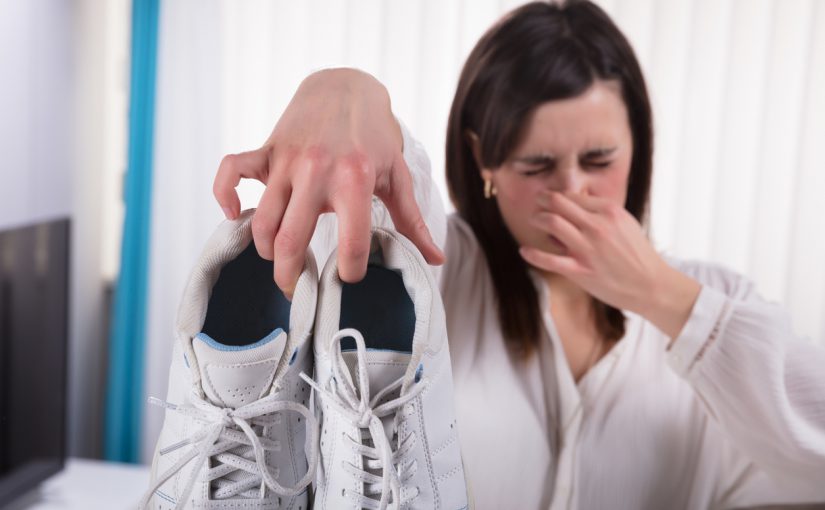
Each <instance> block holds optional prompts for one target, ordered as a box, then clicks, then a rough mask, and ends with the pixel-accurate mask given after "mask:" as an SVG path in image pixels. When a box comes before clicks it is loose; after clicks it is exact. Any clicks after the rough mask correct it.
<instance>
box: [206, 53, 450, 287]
mask: <svg viewBox="0 0 825 510" xmlns="http://www.w3.org/2000/svg"><path fill="white" fill-rule="evenodd" d="M402 151H403V138H402V135H401V128H400V126H399V125H398V122H397V121H396V119H395V117H394V116H393V114H392V109H391V106H390V98H389V94H388V93H387V90H386V88H385V87H384V86H383V85H382V84H381V83H380V82H379V81H378V80H376V79H375V78H374V77H372V76H371V75H369V74H367V73H364V72H361V71H358V70H355V69H329V70H324V71H319V72H317V73H314V74H312V75H310V76H308V77H307V78H306V79H304V81H303V82H302V83H301V85H300V86H299V87H298V90H297V92H296V93H295V96H294V97H293V98H292V100H291V101H290V103H289V105H288V106H287V108H286V111H285V112H284V114H283V116H281V118H280V120H279V121H278V123H277V124H276V125H275V129H274V130H273V131H272V134H271V135H270V136H269V138H268V139H267V141H266V142H265V143H264V145H263V146H262V147H261V148H259V149H256V150H253V151H249V152H244V153H241V154H231V155H228V156H226V157H224V159H223V161H222V162H221V164H220V167H219V168H218V173H217V175H216V176H215V182H214V187H213V190H214V194H215V198H216V199H217V201H218V203H219V204H220V205H221V208H222V209H223V211H224V214H225V215H226V216H227V217H228V218H236V217H237V216H238V215H239V214H240V201H239V199H238V194H237V192H236V191H235V187H236V186H237V185H238V184H239V183H240V180H241V179H242V178H248V179H257V180H259V181H261V182H262V183H264V184H265V185H266V189H265V190H264V193H263V196H262V197H261V200H260V203H259V204H258V209H257V211H256V212H255V216H254V217H253V219H252V233H253V238H254V241H255V246H256V248H257V250H258V253H259V254H260V255H261V257H263V258H265V259H268V260H274V261H275V262H276V263H275V275H274V278H275V282H276V284H277V285H278V286H279V287H280V288H281V289H282V290H283V291H284V292H285V293H286V294H287V295H288V296H290V297H291V296H292V293H293V291H294V287H295V284H296V282H297V280H298V276H299V275H300V273H301V271H302V268H303V264H304V258H305V255H306V251H307V247H308V246H309V242H310V239H311V238H312V235H313V233H314V231H315V225H316V223H317V220H318V216H319V215H320V214H322V213H325V212H331V211H334V212H335V213H336V214H337V216H338V225H339V227H338V272H339V275H340V277H341V279H342V280H344V281H346V282H356V281H358V280H360V279H361V278H363V276H364V274H365V272H366V267H367V258H368V256H369V249H370V227H371V210H372V196H373V195H376V196H377V197H379V198H380V199H381V200H382V201H383V202H384V204H385V205H386V207H387V210H388V211H389V213H390V216H391V217H392V220H393V223H394V224H395V227H396V229H397V230H398V231H399V232H400V233H402V234H404V235H405V236H407V237H408V238H409V239H410V240H411V241H412V242H413V243H414V244H415V245H416V246H417V247H418V249H419V250H421V253H422V254H423V255H424V258H425V259H426V260H427V262H429V263H431V264H440V263H442V262H443V260H444V255H443V253H442V252H441V250H439V248H438V247H437V246H436V244H435V243H434V242H433V240H432V237H431V236H430V233H429V230H428V228H427V226H426V224H425V223H424V219H423V218H422V216H421V212H420V210H419V208H418V205H417V204H416V202H415V198H414V195H413V186H412V178H411V176H410V172H409V169H408V168H407V165H406V164H405V162H404V158H403V155H402Z"/></svg>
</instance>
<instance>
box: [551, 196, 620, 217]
mask: <svg viewBox="0 0 825 510" xmlns="http://www.w3.org/2000/svg"><path fill="white" fill-rule="evenodd" d="M556 193H558V192H556ZM561 195H562V196H563V197H565V198H568V199H570V201H572V202H574V203H576V204H578V205H579V206H580V207H582V208H583V209H585V210H587V211H590V212H591V213H596V214H598V213H601V212H603V211H604V209H605V208H606V207H609V206H610V204H611V203H612V202H610V200H608V199H607V198H604V197H598V196H596V195H591V194H590V193H589V192H587V191H585V192H584V193H573V192H571V191H565V192H563V193H561Z"/></svg>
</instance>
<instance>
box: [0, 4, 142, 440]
mask: <svg viewBox="0 0 825 510" xmlns="http://www.w3.org/2000/svg"><path fill="white" fill-rule="evenodd" d="M128 5H129V2H127V0H116V1H105V2H104V1H102V0H79V1H76V2H69V1H65V0H30V1H28V0H27V1H18V0H0V77H2V78H0V156H2V159H1V160H0V229H4V228H9V227H13V226H18V225H25V224H30V223H34V222H39V221H44V220H48V219H51V218H56V217H66V216H68V217H69V218H70V219H71V254H70V258H71V260H70V264H71V269H70V310H69V386H68V393H69V407H68V409H69V415H68V446H69V453H70V454H71V455H82V456H96V455H98V454H99V453H100V438H101V433H102V428H101V425H102V423H101V418H102V401H103V395H104V393H103V392H104V384H105V378H104V377H105V359H106V331H105V328H104V324H105V321H106V317H105V313H106V310H105V308H104V288H105V285H106V282H107V281H108V280H110V279H111V277H112V275H114V273H115V272H116V260H117V251H118V246H119V239H118V236H119V233H118V232H119V228H120V227H119V224H120V222H121V221H122V220H121V218H120V215H122V212H121V211H120V206H119V204H120V202H119V199H120V191H119V177H118V176H119V174H121V173H122V169H123V159H124V156H123V155H124V153H125V143H124V142H125V132H126V131H125V122H126V109H125V99H126V97H127V95H126V92H127V90H126V88H127V87H128V81H127V78H128V74H124V73H123V71H127V72H128V60H125V59H126V58H128V52H127V51H126V50H127V47H128V46H127V42H128V21H129V17H128V9H127V7H128Z"/></svg>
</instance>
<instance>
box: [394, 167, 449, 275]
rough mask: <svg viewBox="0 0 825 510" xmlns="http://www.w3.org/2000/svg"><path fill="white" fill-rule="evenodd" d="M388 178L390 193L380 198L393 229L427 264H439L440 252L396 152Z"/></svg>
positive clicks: (442, 261) (410, 181)
mask: <svg viewBox="0 0 825 510" xmlns="http://www.w3.org/2000/svg"><path fill="white" fill-rule="evenodd" d="M391 179H392V183H391V186H390V193H389V194H388V195H386V196H381V199H382V200H383V201H384V204H385V205H386V206H387V210H388V211H389V213H390V217H391V218H392V221H393V224H395V229H396V230H398V231H399V232H401V233H402V234H404V235H405V236H406V237H407V238H409V240H410V241H412V242H413V244H415V245H416V246H417V247H418V249H419V250H420V251H421V254H422V255H423V256H424V259H425V260H426V261H427V262H428V263H430V264H433V265H441V264H443V263H444V260H445V256H444V252H442V251H441V249H440V248H439V247H438V245H437V244H435V241H433V238H432V235H431V234H430V229H429V228H427V224H426V223H425V222H424V217H423V216H422V215H421V210H420V209H419V208H418V204H417V203H416V201H415V194H414V192H413V183H412V174H411V173H410V169H409V168H408V167H407V163H406V162H405V161H404V158H403V156H402V155H401V154H400V153H399V154H398V156H397V157H396V160H395V165H394V168H393V172H392V174H391Z"/></svg>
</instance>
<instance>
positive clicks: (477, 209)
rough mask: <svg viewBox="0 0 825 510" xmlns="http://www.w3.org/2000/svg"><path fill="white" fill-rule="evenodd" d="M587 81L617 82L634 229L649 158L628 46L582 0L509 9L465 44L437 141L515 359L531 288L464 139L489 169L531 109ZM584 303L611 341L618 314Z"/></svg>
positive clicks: (647, 114)
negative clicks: (442, 136)
mask: <svg viewBox="0 0 825 510" xmlns="http://www.w3.org/2000/svg"><path fill="white" fill-rule="evenodd" d="M596 80H615V81H617V82H618V83H619V84H620V85H621V94H622V99H623V100H624V103H625V106H626V109H627V112H628V119H629V123H630V130H631V133H632V137H633V157H632V160H631V165H630V176H629V179H628V190H627V199H626V202H625V208H626V209H627V210H628V211H629V212H630V213H631V214H632V215H633V216H634V217H635V218H636V220H637V221H639V223H641V224H643V225H644V224H646V219H647V218H646V216H647V209H648V201H649V195H650V183H651V172H652V160H653V128H652V114H651V108H650V100H649V98H648V94H647V88H646V86H645V81H644V78H643V76H642V71H641V68H640V66H639V63H638V61H637V60H636V56H635V55H634V53H633V49H632V48H631V46H630V44H629V43H628V41H627V39H626V38H625V36H624V35H623V34H622V33H621V31H620V30H619V29H618V27H617V26H616V25H615V24H614V23H613V21H612V20H611V19H610V18H609V17H608V15H607V14H606V13H605V12H604V11H603V10H602V9H601V8H600V7H598V6H597V5H595V4H593V3H592V2H590V1H587V0H570V1H567V2H565V3H563V4H560V3H552V2H551V3H547V2H533V3H529V4H526V5H524V6H522V7H519V8H517V9H515V10H514V11H512V12H510V13H509V14H508V15H506V16H505V17H504V18H502V19H501V20H500V21H499V22H498V23H496V24H495V25H494V26H493V27H491V28H490V29H489V30H488V31H487V32H486V33H485V34H484V35H483V36H482V38H481V39H480V40H479V42H478V43H477V44H476V46H475V48H473V50H472V52H471V53H470V56H469V57H468V58H467V62H466V63H465V64H464V68H463V70H462V72H461V76H460V78H459V82H458V88H457V90H456V94H455V98H454V99H453V104H452V108H451V110H450V118H449V122H448V125H447V144H446V152H447V159H446V169H447V185H448V188H449V192H450V198H451V200H452V202H453V204H454V205H455V208H456V210H457V212H458V214H459V215H460V216H461V217H462V218H463V219H464V220H465V221H466V222H467V223H468V224H469V225H470V227H471V228H472V229H473V232H474V233H475V236H476V238H477V239H478V242H479V244H480V246H481V248H482V249H483V251H484V254H485V256H486V258H487V262H488V265H489V267H490V268H497V269H496V270H493V271H491V276H492V279H493V285H494V287H495V291H496V298H497V306H498V315H499V320H500V323H501V325H502V331H503V333H504V336H505V339H506V341H507V343H508V345H509V346H510V347H511V348H512V349H513V350H514V351H515V352H518V353H521V354H525V355H526V354H529V353H530V352H532V351H533V349H534V348H535V346H536V345H537V344H538V339H539V332H540V324H541V310H539V299H538V289H536V287H535V286H534V284H533V282H532V279H531V278H530V275H529V272H528V265H527V263H526V262H525V261H524V260H523V259H522V258H521V256H520V255H519V253H518V244H517V243H516V241H515V239H514V238H513V236H512V234H511V233H510V231H509V230H508V229H507V227H506V225H505V224H504V221H503V219H502V217H501V213H500V212H499V210H498V205H497V204H496V201H495V200H487V199H485V198H484V197H483V194H482V192H481V191H482V189H483V182H482V179H481V175H480V171H479V167H478V164H477V162H476V160H475V158H474V157H473V151H472V147H471V145H470V142H469V140H468V133H469V132H472V133H475V134H476V135H477V136H478V139H479V149H480V155H479V157H480V159H481V164H482V166H483V167H485V168H498V167H500V166H501V165H502V164H503V163H504V162H505V161H506V159H507V158H508V157H510V156H511V155H512V152H513V151H514V150H515V149H516V147H517V146H518V143H519V142H520V141H521V139H522V138H523V136H524V132H525V127H526V124H527V122H526V121H527V119H529V116H530V115H531V113H532V112H533V111H534V110H535V109H536V108H537V107H538V106H539V105H541V104H542V103H545V102H547V101H553V100H560V99H568V98H573V97H577V96H579V95H580V94H582V93H584V92H585V91H586V90H587V89H588V88H589V87H590V86H591V85H592V84H593V83H594V82H595V81H596ZM504 268H506V271H505V270H503V269H504ZM592 299H593V305H594V307H593V309H594V311H595V320H596V327H597V330H598V331H599V333H600V334H601V335H602V336H603V337H604V338H606V339H607V340H608V341H614V340H619V339H621V338H622V337H623V336H624V333H625V317H624V314H623V313H622V312H621V310H618V309H616V308H614V307H612V306H609V305H607V304H605V303H603V302H601V301H599V300H597V299H595V298H592Z"/></svg>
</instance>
